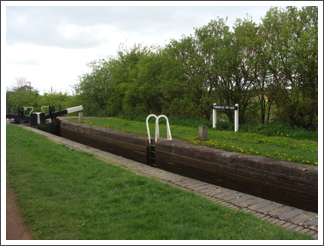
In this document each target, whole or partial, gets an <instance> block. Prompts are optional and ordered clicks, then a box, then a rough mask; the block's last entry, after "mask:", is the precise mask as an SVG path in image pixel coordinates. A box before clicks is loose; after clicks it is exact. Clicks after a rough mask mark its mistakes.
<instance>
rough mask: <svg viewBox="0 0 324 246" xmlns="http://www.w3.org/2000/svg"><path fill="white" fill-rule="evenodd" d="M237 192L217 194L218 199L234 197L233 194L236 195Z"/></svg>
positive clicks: (230, 191)
mask: <svg viewBox="0 0 324 246" xmlns="http://www.w3.org/2000/svg"><path fill="white" fill-rule="evenodd" d="M236 192H237V191H233V190H229V191H227V192H223V193H221V194H217V195H215V196H216V197H217V198H221V199H222V198H223V197H226V196H229V195H232V194H234V193H236Z"/></svg>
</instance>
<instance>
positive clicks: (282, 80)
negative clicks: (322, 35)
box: [262, 6, 318, 129]
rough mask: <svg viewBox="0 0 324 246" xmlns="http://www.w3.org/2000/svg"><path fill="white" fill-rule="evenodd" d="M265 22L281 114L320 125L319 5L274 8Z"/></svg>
mask: <svg viewBox="0 0 324 246" xmlns="http://www.w3.org/2000/svg"><path fill="white" fill-rule="evenodd" d="M262 24H263V26H264V28H265V29H267V30H268V32H269V36H268V38H267V42H266V44H265V52H266V53H268V54H271V57H270V58H271V59H270V60H269V66H268V68H269V70H270V72H271V75H272V77H273V82H274V87H275V89H276V97H275V103H276V105H277V107H278V110H277V116H278V118H280V119H282V120H283V121H285V122H288V123H289V124H290V125H291V126H297V127H302V128H307V129H316V127H317V109H318V93H317V92H318V8H317V7H312V6H310V7H303V8H301V9H300V10H298V9H297V7H286V9H282V8H280V9H279V8H271V9H270V10H269V11H268V12H267V14H266V16H265V18H263V19H262Z"/></svg>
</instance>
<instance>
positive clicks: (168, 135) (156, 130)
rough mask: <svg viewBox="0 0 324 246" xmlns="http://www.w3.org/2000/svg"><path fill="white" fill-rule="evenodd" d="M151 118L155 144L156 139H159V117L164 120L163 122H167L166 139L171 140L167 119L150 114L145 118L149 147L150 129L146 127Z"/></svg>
mask: <svg viewBox="0 0 324 246" xmlns="http://www.w3.org/2000/svg"><path fill="white" fill-rule="evenodd" d="M152 116H153V117H155V142H156V141H157V138H158V137H160V129H159V119H160V118H161V117H163V118H165V120H166V122H167V139H168V140H172V136H171V130H170V125H169V120H168V117H166V116H165V115H159V116H158V117H157V116H156V115H155V114H150V115H149V116H147V118H146V128H147V135H148V140H149V144H150V145H151V134H150V128H149V125H148V120H149V118H151V117H152Z"/></svg>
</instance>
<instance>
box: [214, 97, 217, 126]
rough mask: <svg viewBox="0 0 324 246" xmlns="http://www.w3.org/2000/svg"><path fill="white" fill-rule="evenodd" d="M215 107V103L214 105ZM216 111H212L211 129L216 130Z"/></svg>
mask: <svg viewBox="0 0 324 246" xmlns="http://www.w3.org/2000/svg"><path fill="white" fill-rule="evenodd" d="M214 105H216V103H214ZM216 117H217V115H216V109H213V128H214V129H216Z"/></svg>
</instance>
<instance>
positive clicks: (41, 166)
mask: <svg viewBox="0 0 324 246" xmlns="http://www.w3.org/2000/svg"><path fill="white" fill-rule="evenodd" d="M6 166H7V172H8V175H9V185H10V186H11V187H12V188H13V189H14V190H15V192H16V193H17V199H18V203H19V206H20V208H21V211H22V213H23V216H24V217H25V218H26V221H25V223H26V224H27V225H28V227H29V228H30V229H31V230H32V232H33V233H34V239H40V240H122V239H124V240H170V239H172V240H231V239H232V240H303V239H312V238H311V237H310V236H308V235H304V234H301V233H298V232H295V231H288V230H285V229H283V228H281V227H279V226H274V225H272V224H270V223H269V222H266V221H262V220H259V219H257V218H256V217H254V216H252V215H251V214H247V213H243V212H241V211H234V210H231V209H229V208H227V207H224V206H221V205H219V204H215V203H213V202H211V201H209V200H207V199H205V198H202V197H200V196H198V195H196V194H194V193H192V192H186V191H183V190H181V189H178V188H175V187H173V186H171V185H168V184H165V183H162V182H159V181H157V180H154V179H151V178H148V177H144V176H139V175H136V174H134V173H132V172H130V171H127V170H124V169H122V168H120V167H118V166H114V165H112V164H108V163H106V162H104V161H101V160H99V159H97V158H95V157H94V156H93V155H92V154H88V153H84V152H78V151H75V150H72V149H69V148H68V147H65V146H64V145H58V144H56V143H54V142H52V141H50V140H48V139H47V138H46V137H44V136H41V135H38V134H36V133H34V132H32V131H29V130H26V129H23V128H21V127H18V126H14V125H9V126H7V127H6Z"/></svg>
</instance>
